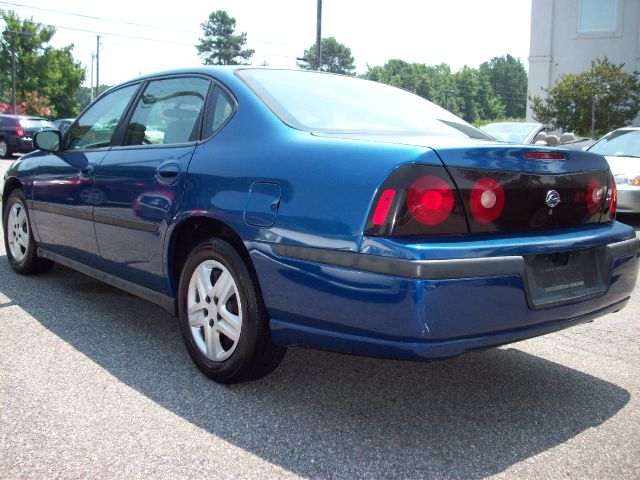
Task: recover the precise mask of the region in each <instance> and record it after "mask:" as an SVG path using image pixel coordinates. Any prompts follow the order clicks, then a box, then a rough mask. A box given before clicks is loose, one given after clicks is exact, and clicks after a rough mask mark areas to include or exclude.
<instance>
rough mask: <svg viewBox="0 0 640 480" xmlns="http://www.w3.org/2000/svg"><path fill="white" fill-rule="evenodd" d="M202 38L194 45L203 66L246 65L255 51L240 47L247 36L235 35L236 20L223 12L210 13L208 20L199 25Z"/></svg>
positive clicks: (245, 41) (242, 34)
mask: <svg viewBox="0 0 640 480" xmlns="http://www.w3.org/2000/svg"><path fill="white" fill-rule="evenodd" d="M201 27H202V30H203V32H204V36H203V37H202V38H200V43H199V44H198V45H196V49H197V50H198V55H200V57H201V58H202V63H204V64H205V65H246V64H247V63H246V62H245V60H249V59H250V58H251V57H252V56H253V53H254V52H255V50H252V49H245V50H243V48H242V47H244V45H245V44H246V43H247V34H246V32H242V33H240V34H236V33H235V31H236V19H235V18H233V17H231V16H229V14H228V13H227V12H225V11H224V10H217V11H215V12H211V14H210V15H209V19H208V20H207V21H206V22H204V23H202V24H201Z"/></svg>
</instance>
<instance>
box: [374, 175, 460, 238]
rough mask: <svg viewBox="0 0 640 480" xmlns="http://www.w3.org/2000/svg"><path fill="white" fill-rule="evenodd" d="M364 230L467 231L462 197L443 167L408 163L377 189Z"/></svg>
mask: <svg viewBox="0 0 640 480" xmlns="http://www.w3.org/2000/svg"><path fill="white" fill-rule="evenodd" d="M364 233H365V234H366V235H373V236H378V237H380V236H385V237H407V236H422V235H424V236H431V235H459V234H465V233H469V227H468V225H467V220H466V217H465V215H464V209H463V206H462V200H461V199H460V194H459V193H458V191H457V190H456V187H455V184H454V183H453V181H452V180H451V177H450V176H449V173H448V172H447V170H446V169H445V168H444V167H441V166H435V165H420V164H409V165H403V166H401V167H399V168H397V169H396V170H395V171H393V172H392V173H391V174H390V175H389V177H388V178H387V179H386V180H385V181H384V183H383V184H382V185H381V187H380V188H379V190H378V192H377V193H376V196H375V198H374V199H373V206H372V207H371V210H370V211H369V216H368V218H367V224H366V226H365V230H364Z"/></svg>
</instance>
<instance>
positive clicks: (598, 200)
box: [585, 178, 605, 215]
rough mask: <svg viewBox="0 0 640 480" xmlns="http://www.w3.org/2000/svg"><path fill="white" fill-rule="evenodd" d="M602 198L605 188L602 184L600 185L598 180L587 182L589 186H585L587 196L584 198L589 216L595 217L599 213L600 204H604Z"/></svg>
mask: <svg viewBox="0 0 640 480" xmlns="http://www.w3.org/2000/svg"><path fill="white" fill-rule="evenodd" d="M604 196H605V188H604V186H603V185H602V183H600V180H598V179H597V178H592V179H591V180H589V184H588V185H587V194H586V196H585V200H586V202H587V209H588V210H589V214H591V215H595V214H596V213H598V212H599V211H600V209H601V208H602V204H603V203H604Z"/></svg>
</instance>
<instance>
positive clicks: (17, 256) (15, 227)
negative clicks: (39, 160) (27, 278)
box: [4, 190, 53, 275]
mask: <svg viewBox="0 0 640 480" xmlns="http://www.w3.org/2000/svg"><path fill="white" fill-rule="evenodd" d="M26 204H27V202H26V199H25V197H24V193H22V190H14V191H13V192H11V195H9V198H8V199H7V205H6V207H5V209H4V246H5V249H6V252H7V258H8V259H9V264H10V265H11V268H13V270H14V271H16V272H17V273H20V274H22V275H30V274H33V273H43V272H46V271H48V270H51V267H53V262H52V261H51V260H47V259H45V258H39V257H38V255H37V253H38V252H37V250H38V247H37V245H36V242H35V240H34V238H33V234H32V233H31V225H30V223H29V212H28V210H27V207H26Z"/></svg>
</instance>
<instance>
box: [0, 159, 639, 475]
mask: <svg viewBox="0 0 640 480" xmlns="http://www.w3.org/2000/svg"><path fill="white" fill-rule="evenodd" d="M0 164H2V165H0V171H1V170H2V166H4V167H6V166H7V164H8V162H6V161H0ZM623 220H630V221H632V222H635V223H636V229H637V230H638V227H639V226H640V219H633V218H631V219H627V218H625V219H623ZM4 257H5V253H4V247H3V246H2V247H0V478H6V479H17V478H47V479H49V478H187V477H194V478H195V477H205V476H206V477H209V478H264V477H269V478H294V477H313V478H318V477H320V478H328V477H329V478H334V477H335V478H387V477H398V478H480V477H488V476H495V477H496V478H514V477H517V478H532V479H540V478H561V477H562V478H564V477H566V478H607V479H608V478H620V479H630V478H640V401H639V397H640V340H639V337H640V336H639V333H640V328H639V325H638V318H639V317H638V315H637V313H636V312H637V311H638V310H639V307H640V291H638V290H639V288H636V293H635V296H634V297H633V298H632V300H631V303H630V304H629V306H628V307H627V308H626V309H625V310H623V311H621V312H619V313H616V314H611V315H608V316H606V317H603V318H601V319H598V320H596V321H595V322H593V323H589V324H585V325H581V326H578V327H574V328H572V329H569V330H565V331H563V332H559V333H556V334H552V335H548V336H545V337H541V338H538V339H533V340H529V341H525V342H520V343H517V344H513V345H509V346H506V347H502V348H499V349H494V350H488V351H484V352H477V353H471V354H467V355H463V356H461V357H459V358H456V359H453V360H447V361H440V362H432V363H413V362H401V361H389V360H377V359H370V358H360V357H353V356H347V355H339V354H333V353H326V352H319V351H314V350H308V349H303V348H293V349H290V350H289V352H288V354H287V356H286V358H285V360H284V362H283V363H282V365H281V367H280V368H279V369H278V370H276V372H274V373H273V374H272V375H270V376H269V377H267V378H265V379H264V380H261V381H258V382H252V383H247V384H243V385H238V386H232V387H224V386H220V385H217V384H215V383H213V382H211V381H209V380H207V379H206V378H205V377H203V376H202V375H201V374H200V373H199V372H198V371H197V370H196V368H195V367H194V366H193V364H192V363H191V361H190V360H189V358H188V356H187V354H186V352H185V350H184V348H183V345H182V342H181V339H180V336H179V332H178V327H177V323H176V321H175V319H174V318H172V317H170V316H169V315H167V314H166V313H164V312H163V311H162V310H161V309H159V308H158V307H156V306H154V305H152V304H149V303H147V302H145V301H143V300H140V299H138V298H135V297H133V296H130V295H128V294H126V293H123V292H121V291H119V290H116V289H114V288H111V287H109V286H106V285H104V284H101V283H99V282H97V281H95V280H92V279H90V278H88V277H86V276H83V275H81V274H79V273H76V272H74V271H72V270H69V269H66V268H63V267H60V266H56V267H55V268H54V269H53V270H52V271H51V272H50V273H48V274H45V275H41V276H35V277H30V278H26V277H21V276H18V275H16V274H14V273H13V272H12V271H11V270H10V268H9V266H8V263H7V261H6V258H4Z"/></svg>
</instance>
